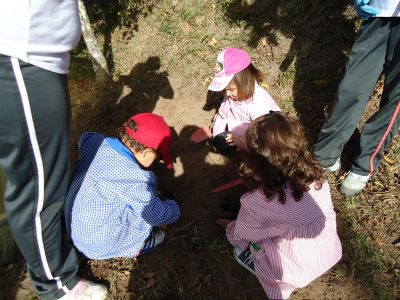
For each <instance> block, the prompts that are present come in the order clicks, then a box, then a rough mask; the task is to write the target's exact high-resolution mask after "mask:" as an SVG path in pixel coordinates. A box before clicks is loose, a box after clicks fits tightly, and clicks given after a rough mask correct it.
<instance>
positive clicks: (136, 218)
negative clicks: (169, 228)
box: [65, 113, 180, 259]
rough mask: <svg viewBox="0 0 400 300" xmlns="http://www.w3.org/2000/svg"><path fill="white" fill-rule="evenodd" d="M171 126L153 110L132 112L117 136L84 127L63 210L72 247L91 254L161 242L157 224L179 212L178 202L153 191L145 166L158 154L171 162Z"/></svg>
mask: <svg viewBox="0 0 400 300" xmlns="http://www.w3.org/2000/svg"><path fill="white" fill-rule="evenodd" d="M170 144H171V132H170V130H169V127H168V125H167V123H165V121H164V118H163V117H161V116H158V115H156V114H152V113H141V114H137V115H134V116H132V117H131V118H129V120H128V121H127V122H125V123H124V124H123V125H122V127H121V128H120V129H119V138H114V137H104V136H103V135H101V134H98V133H95V132H85V133H83V134H82V136H81V138H80V140H79V144H78V146H79V162H78V164H77V166H76V168H75V171H74V174H73V176H72V180H71V182H70V186H69V189H68V194H67V199H66V201H65V216H66V222H67V227H68V231H69V232H70V234H71V238H72V241H73V243H74V245H75V247H76V248H78V250H79V251H81V252H82V253H83V254H85V255H86V256H87V257H89V258H91V259H109V258H114V257H136V256H138V255H140V254H143V253H145V252H148V251H151V250H152V249H153V248H154V247H155V246H156V245H157V244H159V243H161V242H162V241H163V239H164V236H165V231H164V230H162V229H160V227H165V226H164V225H166V224H171V223H174V222H175V221H176V220H177V219H178V218H179V216H180V210H179V207H178V205H177V203H176V202H175V201H174V200H171V199H165V200H163V199H162V198H161V197H162V196H160V195H159V193H158V192H157V176H156V175H155V174H154V173H153V172H152V171H150V170H149V169H148V167H150V166H151V165H152V163H153V162H154V161H155V160H156V159H157V158H158V157H159V156H160V157H161V159H162V160H163V161H164V164H165V165H166V166H167V168H169V169H171V168H172V162H171V159H170V156H169V146H170Z"/></svg>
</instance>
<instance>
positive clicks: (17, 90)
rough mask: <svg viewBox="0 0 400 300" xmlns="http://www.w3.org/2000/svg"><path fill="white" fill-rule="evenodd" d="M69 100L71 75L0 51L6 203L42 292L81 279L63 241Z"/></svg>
mask: <svg viewBox="0 0 400 300" xmlns="http://www.w3.org/2000/svg"><path fill="white" fill-rule="evenodd" d="M70 123H71V112H70V99H69V93H68V86H67V76H66V75H60V74H56V73H53V72H49V71H46V70H43V69H41V68H38V67H36V66H32V65H30V64H27V63H24V62H22V61H19V60H17V59H14V58H10V57H8V56H4V55H0V145H1V147H0V166H1V168H2V169H3V171H4V174H5V175H6V177H7V187H6V192H5V210H6V213H7V217H8V220H9V223H10V227H11V231H12V233H13V236H14V238H15V240H16V242H17V245H18V247H19V249H20V251H21V253H22V255H23V256H24V258H25V260H26V262H27V265H28V271H29V273H30V275H31V278H32V283H33V287H34V289H35V291H36V293H37V294H38V296H39V297H40V298H42V299H58V298H60V297H62V296H63V295H64V294H65V293H66V292H68V291H69V290H70V289H72V288H73V287H74V286H75V285H76V284H77V282H78V280H79V279H78V277H77V271H78V258H77V255H76V253H75V251H74V249H73V248H71V247H70V246H69V245H68V244H66V243H64V242H63V241H62V232H61V223H60V209H61V207H62V206H63V203H64V200H65V196H66V189H67V183H68V182H67V180H68V177H67V175H68V173H67V172H68V160H69V148H70V145H69V142H70Z"/></svg>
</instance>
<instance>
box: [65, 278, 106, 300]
mask: <svg viewBox="0 0 400 300" xmlns="http://www.w3.org/2000/svg"><path fill="white" fill-rule="evenodd" d="M107 293H108V291H107V288H106V287H105V286H104V285H102V284H98V283H93V282H91V281H88V280H84V279H81V280H79V282H78V284H77V285H76V286H75V287H74V288H73V289H72V290H70V291H69V292H68V293H67V294H65V295H64V296H63V297H62V298H60V299H59V300H104V299H106V296H107Z"/></svg>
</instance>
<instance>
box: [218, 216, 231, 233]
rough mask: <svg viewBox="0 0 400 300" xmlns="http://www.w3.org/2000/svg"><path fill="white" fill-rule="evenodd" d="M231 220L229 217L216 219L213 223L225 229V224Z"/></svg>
mask: <svg viewBox="0 0 400 300" xmlns="http://www.w3.org/2000/svg"><path fill="white" fill-rule="evenodd" d="M230 222H232V220H229V219H221V218H219V219H216V220H215V223H217V224H218V225H219V226H221V227H222V228H223V229H224V230H225V229H226V226H228V224H229V223H230Z"/></svg>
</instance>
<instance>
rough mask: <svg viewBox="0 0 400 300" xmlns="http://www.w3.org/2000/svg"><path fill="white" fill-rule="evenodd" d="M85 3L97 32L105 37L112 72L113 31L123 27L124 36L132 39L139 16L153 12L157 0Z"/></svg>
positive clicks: (106, 53) (107, 57)
mask: <svg viewBox="0 0 400 300" xmlns="http://www.w3.org/2000/svg"><path fill="white" fill-rule="evenodd" d="M84 4H85V7H86V9H87V13H88V15H89V19H90V22H91V23H92V24H94V25H95V28H96V32H99V33H101V34H102V35H103V37H104V44H103V53H104V56H105V58H106V60H107V64H108V67H109V69H110V72H112V71H113V70H114V56H113V49H112V43H111V40H112V33H113V32H114V31H115V30H116V29H117V28H123V29H124V32H123V38H124V39H126V40H129V39H131V38H132V37H133V36H134V33H135V32H137V31H138V20H139V17H140V16H142V17H146V16H147V15H148V14H149V13H151V12H152V10H153V8H154V6H155V4H156V2H155V1H153V0H151V1H145V0H119V1H107V0H84Z"/></svg>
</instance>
